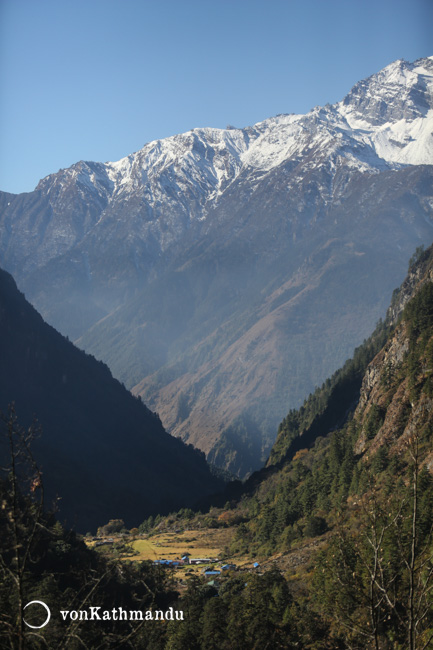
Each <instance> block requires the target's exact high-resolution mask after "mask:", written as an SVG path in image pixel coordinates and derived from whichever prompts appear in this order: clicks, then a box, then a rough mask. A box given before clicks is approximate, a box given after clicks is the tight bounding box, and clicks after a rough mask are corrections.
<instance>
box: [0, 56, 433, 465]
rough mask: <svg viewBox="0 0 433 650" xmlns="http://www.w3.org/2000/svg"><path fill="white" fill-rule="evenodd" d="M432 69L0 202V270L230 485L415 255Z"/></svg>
mask: <svg viewBox="0 0 433 650" xmlns="http://www.w3.org/2000/svg"><path fill="white" fill-rule="evenodd" d="M432 131H433V58H426V59H422V60H419V61H416V62H414V63H408V62H405V61H397V62H395V63H393V64H391V65H389V66H388V67H387V68H385V69H384V70H382V71H381V72H379V73H378V74H376V75H373V76H372V77H370V78H369V79H366V80H364V81H361V82H360V83H358V84H357V85H356V86H355V87H354V88H353V89H352V90H351V92H350V93H349V94H348V95H347V96H346V97H345V98H344V99H343V100H342V101H341V102H339V103H337V104H335V105H332V106H329V105H328V106H325V107H316V108H314V109H313V110H312V111H310V112H309V113H308V114H306V115H279V116H277V117H274V118H270V119H268V120H265V121H264V122H261V123H259V124H256V125H254V126H252V127H248V128H244V129H234V128H228V129H226V130H218V129H194V130H193V131H190V132H188V133H185V134H181V135H177V136H174V137H171V138H167V139H165V140H161V141H155V142H151V143H149V144H147V145H145V146H144V147H143V149H141V150H140V151H138V152H137V153H135V154H131V155H130V156H128V157H127V158H125V159H123V160H121V161H119V162H117V163H105V164H99V163H90V162H80V163H77V164H76V165H73V166H72V167H71V168H69V169H67V170H61V171H60V172H58V173H57V174H53V175H51V176H48V177H47V178H46V179H44V180H42V181H41V182H40V183H39V185H38V187H37V188H36V190H35V191H34V192H31V193H29V194H24V195H18V196H13V195H10V194H2V195H1V196H0V228H1V230H0V262H1V263H2V264H3V265H4V266H5V268H7V269H8V270H9V271H11V272H13V273H14V274H15V276H16V278H17V281H18V284H19V286H20V288H21V289H22V290H24V291H25V293H26V295H27V297H28V298H29V299H30V300H31V301H32V302H33V304H35V305H36V306H37V307H38V309H39V310H40V311H41V312H42V314H43V315H44V317H46V318H47V320H48V321H49V322H51V323H52V324H53V325H54V326H56V327H57V328H58V329H60V331H62V332H63V333H65V334H68V335H69V336H70V337H72V338H74V339H75V340H77V341H78V343H79V345H80V346H81V347H83V348H84V349H86V350H87V351H90V352H92V354H94V355H95V356H97V357H98V358H101V359H103V360H104V361H105V362H106V363H108V365H109V366H110V368H111V370H112V371H113V373H114V374H115V376H117V377H118V378H119V379H120V380H121V381H123V382H124V383H125V384H126V385H127V387H128V388H131V389H133V390H134V392H135V393H136V394H140V395H142V396H143V398H144V400H145V401H146V403H148V404H149V406H150V407H151V408H152V409H153V410H156V411H158V413H159V414H160V416H161V419H162V421H163V423H164V425H165V426H166V427H167V429H168V430H169V431H170V432H171V433H173V434H174V435H176V436H180V437H182V438H183V439H184V440H188V441H189V442H193V443H194V445H197V446H199V447H200V448H201V449H203V450H204V451H205V452H206V454H207V456H208V458H209V459H211V460H212V461H213V462H215V463H216V464H219V465H221V466H225V467H227V468H229V469H230V470H232V471H235V472H239V473H240V474H241V475H244V474H246V473H248V472H249V471H251V470H253V469H255V468H257V467H258V466H259V465H260V463H261V461H262V460H263V459H264V458H265V457H266V455H267V453H268V451H269V449H270V446H271V445H272V442H273V440H274V437H275V430H276V426H277V424H278V422H279V421H280V420H281V418H282V417H283V415H284V414H285V413H286V412H287V410H288V408H289V407H291V406H297V405H299V404H300V403H301V402H302V400H303V399H304V397H305V395H307V394H308V393H309V392H310V391H311V390H312V389H314V387H315V386H316V385H318V384H320V383H321V382H322V381H323V380H324V379H325V378H326V377H327V376H328V375H329V374H330V373H331V372H333V371H334V370H335V369H336V368H338V367H339V366H340V365H341V363H342V362H343V361H344V360H345V359H346V358H347V357H348V356H349V355H350V354H351V352H352V350H353V348H354V346H355V345H357V344H359V343H360V342H361V341H362V340H363V338H364V337H365V336H367V335H368V334H369V332H370V331H371V330H372V328H373V327H374V324H375V322H376V321H377V320H378V319H379V318H380V317H381V316H383V315H384V313H385V310H386V307H387V304H389V300H390V296H391V293H392V290H393V289H394V288H395V286H397V285H398V284H399V283H400V282H401V281H402V279H403V277H404V275H405V272H406V269H407V261H408V259H409V257H410V256H411V254H412V253H413V251H414V250H415V248H416V247H417V246H419V245H420V244H430V243H431V241H432V239H433V182H432V181H433V167H432V163H433V137H432Z"/></svg>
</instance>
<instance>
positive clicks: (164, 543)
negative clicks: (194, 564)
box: [128, 528, 231, 560]
mask: <svg viewBox="0 0 433 650" xmlns="http://www.w3.org/2000/svg"><path fill="white" fill-rule="evenodd" d="M230 537H231V531H230V530H229V529H226V528H219V529H215V530H214V529H212V530H187V531H184V532H181V533H162V534H161V535H153V536H152V537H148V538H146V539H136V540H135V541H133V542H131V546H132V548H133V549H134V551H136V555H132V556H130V557H129V558H128V559H130V560H162V559H165V560H174V559H180V557H181V555H183V554H184V553H189V554H190V555H191V557H204V558H208V557H209V558H218V557H221V556H222V554H223V551H224V547H225V546H226V545H227V544H228V543H229V542H230Z"/></svg>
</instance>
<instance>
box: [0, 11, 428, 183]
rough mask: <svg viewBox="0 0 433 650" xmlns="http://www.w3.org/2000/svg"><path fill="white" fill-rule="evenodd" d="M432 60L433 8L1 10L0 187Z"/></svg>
mask: <svg viewBox="0 0 433 650" xmlns="http://www.w3.org/2000/svg"><path fill="white" fill-rule="evenodd" d="M432 54H433V1H432V0H408V1H407V0H267V1H264V0H263V1H262V0H230V1H229V0H158V2H157V1H156V0H0V93H1V95H0V189H1V190H4V191H9V192H24V191H31V190H32V189H33V188H34V187H35V186H36V184H37V183H38V181H39V179H40V178H43V177H44V176H46V175H47V174H49V173H53V172H56V171H58V169H60V168H62V167H68V166H69V165H71V164H73V163H74V162H77V161H78V160H97V161H101V162H104V161H107V160H118V159H119V158H122V157H123V156H126V155H127V154H129V153H131V152H133V151H136V150H137V149H140V148H141V147H142V146H143V144H145V143H146V142H149V141H151V140H154V139H157V138H164V137H166V136H169V135H173V134H175V133H180V132H184V131H188V130H189V129H191V128H194V127H197V126H214V127H220V128H224V127H225V126H226V125H227V124H232V125H234V126H239V127H242V126H247V125H250V124H254V123H255V122H258V121H260V120H263V119H265V118H266V117H271V116H272V115H276V114H277V113H292V112H293V113H304V112H307V111H308V110H309V109H310V108H312V107H313V106H315V105H322V104H326V103H327V102H329V103H333V102H335V101H338V100H340V99H341V98H342V97H343V96H344V95H345V94H346V93H347V92H348V91H349V90H350V88H351V86H352V85H353V84H354V83H356V82H357V81H359V80H360V79H363V78H365V77H367V76H369V75H370V74H372V73H374V72H377V71H378V70H379V69H381V68H383V67H384V66H385V65H387V64H388V63H391V62H392V61H394V60H395V59H398V58H404V59H407V60H410V61H412V60H415V59H417V58H420V57H423V56H429V55H432Z"/></svg>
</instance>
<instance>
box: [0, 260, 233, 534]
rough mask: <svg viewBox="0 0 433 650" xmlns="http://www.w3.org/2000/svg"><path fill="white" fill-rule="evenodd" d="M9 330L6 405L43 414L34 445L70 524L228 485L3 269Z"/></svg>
mask: <svg viewBox="0 0 433 650" xmlns="http://www.w3.org/2000/svg"><path fill="white" fill-rule="evenodd" d="M0 333H1V337H0V359H1V364H0V408H1V409H2V411H3V412H6V410H7V407H8V404H10V403H11V402H15V409H16V413H17V416H18V418H19V421H20V423H21V424H22V425H25V426H27V425H29V424H31V422H32V418H33V416H34V415H36V417H37V418H38V423H39V424H40V426H41V427H42V434H41V436H40V438H38V439H37V440H36V442H35V445H34V450H33V451H34V454H35V457H36V458H37V460H38V461H39V463H40V464H41V466H42V472H43V475H44V480H45V487H46V495H47V503H48V505H50V503H51V500H53V499H54V498H55V497H56V495H59V497H60V498H61V500H60V516H61V518H62V519H64V518H66V519H67V521H68V523H69V525H76V526H77V527H78V528H79V529H80V530H81V531H83V530H84V531H85V530H86V529H88V528H95V527H96V526H97V525H100V524H103V523H105V522H106V521H107V520H108V519H110V518H116V517H119V518H122V519H124V520H125V521H128V522H130V523H131V524H134V523H139V521H141V519H142V518H143V513H145V512H149V513H156V512H161V511H162V510H165V511H167V510H168V509H171V508H173V507H174V506H176V507H179V506H180V505H185V504H187V503H188V504H191V503H193V502H194V501H195V500H196V499H197V498H199V497H200V496H201V495H202V494H203V492H205V493H209V492H211V491H215V490H216V489H218V488H219V487H220V485H221V483H220V482H219V481H218V480H216V479H215V478H213V477H212V476H211V474H210V471H209V468H208V466H207V465H206V462H205V459H204V456H203V454H202V453H201V452H198V451H197V450H193V449H192V448H190V447H186V446H185V445H184V444H183V443H181V441H180V440H176V439H174V438H173V437H171V436H169V435H168V434H167V433H166V432H165V431H164V429H163V427H162V425H161V422H160V420H159V419H158V417H157V416H156V415H155V414H154V413H152V412H151V411H149V410H148V409H147V408H146V407H145V406H144V405H143V404H142V403H141V401H140V400H139V399H137V398H134V397H133V396H132V395H131V394H130V393H129V392H128V391H127V390H126V389H125V388H124V387H123V386H121V385H120V384H119V382H118V381H116V380H115V379H113V377H112V376H111V374H110V372H109V370H108V368H107V367H106V366H105V365H104V364H103V363H101V362H98V361H96V360H95V359H94V358H92V357H90V356H88V355H86V354H85V353H84V352H82V351H80V350H78V349H77V348H75V346H74V345H73V344H72V343H70V342H69V341H67V340H66V339H64V338H63V337H62V336H61V335H60V334H59V333H58V332H56V331H55V330H54V329H53V328H52V327H50V326H49V325H47V324H46V323H44V321H43V320H42V318H41V316H40V315H39V314H38V313H37V312H36V311H35V309H34V308H33V307H31V305H29V304H28V303H27V302H26V300H25V298H24V296H23V295H22V294H21V293H20V292H19V291H18V290H17V288H16V285H15V282H14V280H13V279H12V277H11V276H10V275H9V274H8V273H6V272H5V271H2V270H1V271H0ZM2 444H3V443H2ZM1 453H2V454H3V453H6V454H7V450H5V449H4V447H2V449H1Z"/></svg>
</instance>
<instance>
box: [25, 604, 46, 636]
mask: <svg viewBox="0 0 433 650" xmlns="http://www.w3.org/2000/svg"><path fill="white" fill-rule="evenodd" d="M34 604H36V605H42V607H45V609H46V611H47V618H46V619H45V621H44V622H43V623H42V625H30V623H27V621H26V620H25V618H23V621H24V623H25V624H26V625H27V626H28V627H31V628H32V629H33V630H40V629H41V627H45V626H46V625H47V623H48V622H49V620H50V618H51V612H50V608H49V607H48V605H46V604H45V603H43V602H42V600H31V601H30V602H29V603H27V605H26V606H25V607H24V609H27V607H28V606H29V605H34Z"/></svg>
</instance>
